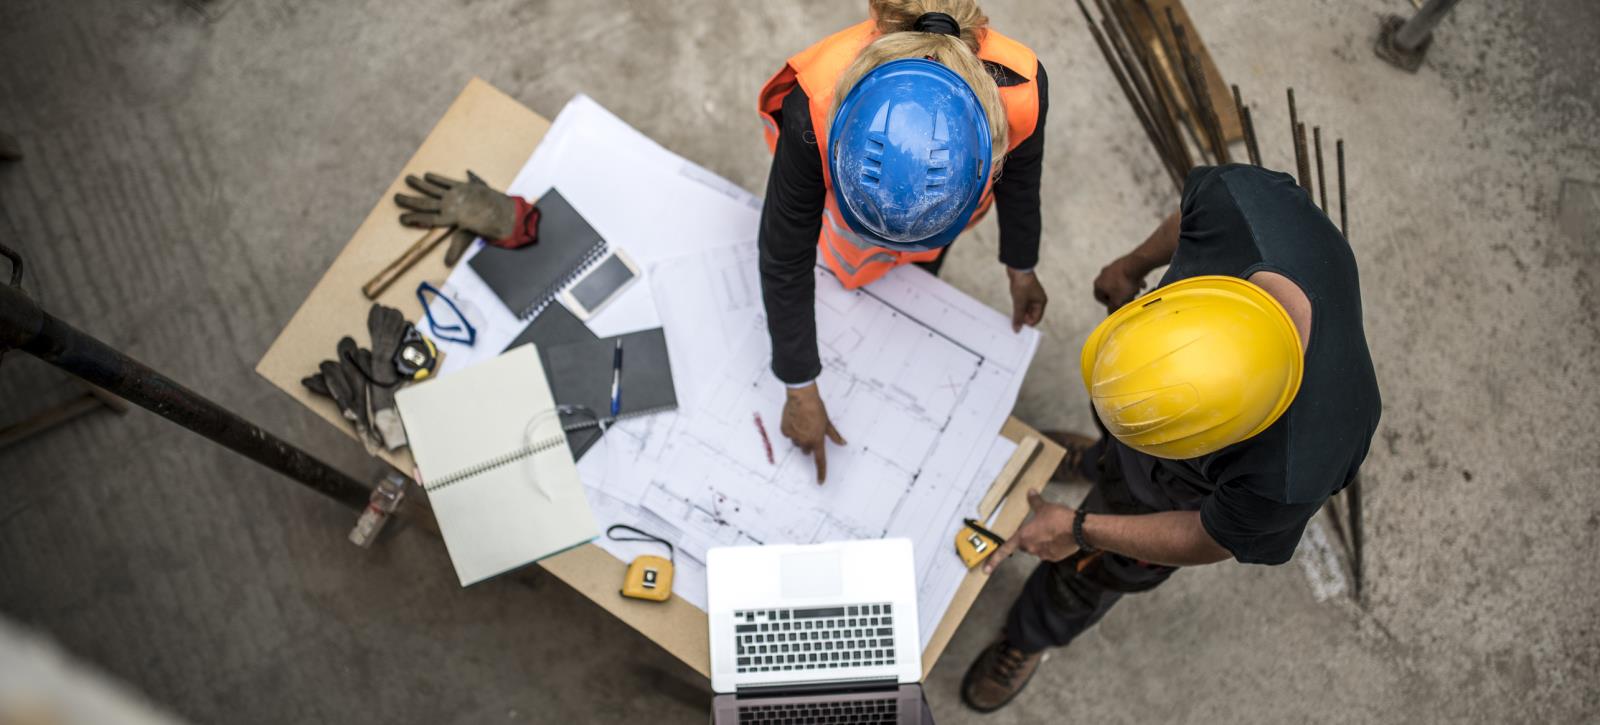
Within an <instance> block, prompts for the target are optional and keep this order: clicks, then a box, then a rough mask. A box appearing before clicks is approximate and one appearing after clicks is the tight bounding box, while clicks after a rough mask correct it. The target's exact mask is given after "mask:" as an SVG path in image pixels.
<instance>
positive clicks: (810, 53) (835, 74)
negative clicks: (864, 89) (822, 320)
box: [760, 20, 1039, 289]
mask: <svg viewBox="0 0 1600 725" xmlns="http://www.w3.org/2000/svg"><path fill="white" fill-rule="evenodd" d="M877 38H878V30H877V25H876V23H874V22H873V21H872V20H866V21H863V22H861V23H859V24H856V25H852V26H850V27H848V28H845V29H844V30H841V31H839V32H837V33H834V34H833V35H830V36H828V37H826V38H823V39H822V41H821V42H818V43H817V44H816V45H813V46H811V47H810V48H806V49H805V50H802V51H800V52H799V53H797V54H795V56H794V57H792V58H790V59H789V62H788V63H787V64H785V65H784V66H783V69H782V70H779V71H778V73H777V74H776V75H774V76H772V79H771V80H769V81H767V84H766V85H765V86H763V87H762V88H761V100H760V110H761V120H762V122H763V123H764V124H766V137H767V150H768V151H772V150H774V149H776V148H777V145H778V126H777V124H776V123H775V122H774V121H773V118H774V117H775V116H776V115H777V114H778V113H779V112H781V110H782V109H783V99H784V97H786V96H788V95H789V91H791V90H793V89H794V87H795V85H796V84H798V85H799V86H800V87H801V88H802V89H804V90H805V92H806V97H807V98H809V99H810V100H811V128H812V129H813V130H814V131H815V132H816V135H817V153H819V154H821V155H822V182H823V184H824V185H825V187H826V188H827V204H826V207H825V208H824V209H823V212H822V217H823V223H822V233H821V235H819V237H818V239H817V248H818V252H817V253H818V254H819V255H821V257H822V260H823V263H824V264H827V265H828V269H830V270H832V271H833V274H834V276H836V277H838V278H839V281H840V282H842V283H844V286H845V288H846V289H855V288H857V287H860V286H862V285H865V284H868V283H871V282H873V281H874V280H877V279H878V278H879V277H882V276H883V275H884V274H887V273H888V271H889V270H891V269H894V268H895V267H898V266H900V265H902V264H910V263H912V262H925V261H931V260H934V259H938V258H939V255H940V254H942V253H943V252H944V250H943V249H932V250H928V251H926V252H897V251H894V250H892V249H885V248H883V247H879V246H877V245H874V244H872V243H871V242H867V241H865V240H863V239H861V237H859V236H857V235H856V233H855V232H854V231H852V230H851V229H850V227H849V226H848V225H847V224H845V222H844V217H843V216H841V215H840V214H839V207H838V204H837V203H836V202H834V199H833V179H832V176H831V174H830V173H829V171H828V138H827V133H828V114H829V113H830V112H831V111H832V109H833V89H834V86H835V85H837V84H838V82H839V76H840V75H843V74H844V70H845V68H848V67H849V66H850V63H851V62H853V61H854V60H855V59H856V56H857V55H858V54H860V52H861V49H862V48H865V47H866V46H867V44H869V43H871V42H872V41H874V40H876V39H877ZM978 58H979V59H981V60H987V61H991V62H994V63H998V64H1000V65H1003V66H1005V67H1006V68H1007V69H1009V70H1011V71H1012V72H1013V73H1016V74H1017V75H1019V76H1021V77H1023V78H1025V79H1027V81H1028V82H1027V83H1019V84H1017V85H1014V86H1009V87H1005V86H1003V87H1001V88H1000V102H1001V104H1002V105H1004V106H1005V109H1006V125H1007V127H1008V128H1009V131H1008V140H1007V145H1006V152H1007V153H1010V152H1011V150H1012V149H1015V148H1016V147H1017V144H1020V143H1022V142H1023V141H1024V140H1025V139H1027V138H1028V137H1029V136H1031V135H1033V130H1034V127H1035V126H1037V125H1038V123H1039V88H1038V85H1037V84H1036V83H1035V76H1037V75H1038V72H1039V59H1038V57H1037V56H1035V55H1034V54H1033V51H1032V50H1029V49H1028V47H1027V46H1025V45H1023V44H1021V43H1018V42H1017V41H1015V40H1012V39H1010V38H1008V37H1006V36H1004V35H1001V34H999V33H997V32H995V31H993V30H987V31H986V32H985V33H984V34H983V39H982V40H981V41H980V42H979V43H978ZM993 181H994V179H993V178H992V177H991V178H990V182H991V185H992V183H993ZM993 202H994V195H993V193H991V189H990V188H988V187H986V188H984V190H983V197H982V198H981V199H980V200H979V201H978V208H977V210H976V211H974V212H973V214H972V220H971V221H970V222H968V223H967V227H968V228H970V227H972V225H974V224H977V223H978V222H979V221H980V220H981V219H983V215H984V214H985V213H987V212H988V211H989V206H990V205H991V204H992V203H993Z"/></svg>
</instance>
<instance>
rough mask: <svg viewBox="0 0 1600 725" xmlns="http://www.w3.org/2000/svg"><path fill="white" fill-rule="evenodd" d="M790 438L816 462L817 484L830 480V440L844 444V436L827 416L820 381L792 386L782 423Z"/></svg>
mask: <svg viewBox="0 0 1600 725" xmlns="http://www.w3.org/2000/svg"><path fill="white" fill-rule="evenodd" d="M779 430H780V431H782V432H783V434H784V435H785V436H787V437H788V438H789V440H791V441H794V444H795V445H796V446H799V447H800V450H801V451H802V452H805V453H809V454H811V456H812V457H813V458H814V459H816V462H817V485H819V486H820V485H822V482H823V481H826V480H828V454H827V450H826V449H827V442H826V440H824V439H827V440H831V441H833V443H834V445H840V446H842V445H844V444H845V443H844V436H841V435H839V429H838V428H835V427H833V423H832V422H831V421H829V420H828V408H827V406H825V405H823V404H822V393H821V392H819V391H818V390H817V384H816V383H812V384H810V385H807V386H805V387H803V388H789V395H788V399H787V400H785V401H784V403H783V425H782V426H780V427H779Z"/></svg>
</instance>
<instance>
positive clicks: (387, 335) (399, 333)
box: [356, 304, 411, 451]
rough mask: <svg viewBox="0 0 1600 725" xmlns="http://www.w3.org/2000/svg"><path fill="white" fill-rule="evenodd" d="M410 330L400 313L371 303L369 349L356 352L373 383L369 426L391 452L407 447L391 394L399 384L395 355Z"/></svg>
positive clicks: (368, 333)
mask: <svg viewBox="0 0 1600 725" xmlns="http://www.w3.org/2000/svg"><path fill="white" fill-rule="evenodd" d="M410 328H411V322H410V321H408V320H407V319H406V318H405V315H403V314H401V313H400V311H399V310H397V309H395V308H393V307H385V306H383V305H378V304H374V305H373V306H372V309H371V310H369V311H368V312H367V335H368V336H369V337H370V338H371V340H372V349H371V350H370V351H369V350H358V351H356V363H357V364H358V365H359V366H360V367H361V369H362V371H364V372H365V373H366V375H367V378H368V379H369V380H370V381H371V382H372V385H371V386H370V387H369V390H368V396H369V398H368V399H369V400H370V401H371V403H372V427H373V429H374V430H376V431H377V432H378V435H379V436H380V437H381V438H382V439H383V445H384V446H385V447H387V448H388V449H389V450H391V451H392V450H394V449H396V448H399V447H400V446H403V445H405V444H406V429H405V426H404V425H402V424H401V423H400V412H399V411H398V410H397V409H396V408H395V406H394V391H395V389H396V387H397V386H399V385H400V382H401V381H400V371H398V370H396V369H395V366H394V356H395V353H396V352H399V350H400V342H401V341H402V340H403V339H405V335H406V330H408V329H410Z"/></svg>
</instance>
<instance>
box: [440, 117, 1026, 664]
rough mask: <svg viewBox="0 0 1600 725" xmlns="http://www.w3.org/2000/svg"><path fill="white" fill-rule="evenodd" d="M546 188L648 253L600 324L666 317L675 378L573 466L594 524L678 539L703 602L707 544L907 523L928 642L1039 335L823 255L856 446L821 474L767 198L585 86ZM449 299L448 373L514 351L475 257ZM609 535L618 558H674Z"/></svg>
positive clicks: (833, 449)
mask: <svg viewBox="0 0 1600 725" xmlns="http://www.w3.org/2000/svg"><path fill="white" fill-rule="evenodd" d="M550 188H557V189H559V190H560V191H561V193H562V195H563V196H564V197H566V198H567V200H568V201H569V202H571V203H572V205H573V206H574V207H575V208H577V209H578V211H579V212H580V213H582V214H583V215H584V217H585V218H586V219H587V220H589V221H590V223H591V224H593V225H594V226H595V228H596V229H597V230H598V231H599V232H600V233H601V235H602V236H604V237H605V238H606V240H607V242H608V243H610V244H611V245H612V246H615V247H617V248H620V249H625V250H627V252H628V253H629V254H630V256H632V257H633V258H634V259H635V261H637V262H638V263H639V265H640V266H641V268H642V272H643V274H642V277H643V278H642V279H641V280H639V282H638V283H636V284H634V285H633V286H632V287H630V288H629V290H628V291H627V292H625V293H624V294H623V295H622V296H621V297H619V298H618V300H617V301H616V302H614V303H613V304H611V305H609V306H608V307H607V309H606V310H605V311H604V312H603V313H602V314H600V315H598V316H597V317H596V318H594V319H592V320H590V321H589V322H588V323H587V324H588V325H589V327H590V329H591V330H592V331H594V332H595V334H597V335H601V336H609V335H616V334H621V333H625V332H630V331H633V330H638V329H646V328H652V327H656V326H658V325H659V326H661V327H663V328H664V329H665V334H666V339H667V348H668V354H669V356H670V358H671V361H672V368H673V379H674V381H675V384H676V386H677V391H676V392H677V397H678V405H679V407H678V410H677V411H674V412H668V413H659V414H654V415H649V416H644V417H641V418H636V419H630V420H627V421H624V422H621V423H619V424H617V425H614V426H612V427H611V428H610V429H609V430H608V431H607V432H606V434H605V435H604V436H603V437H602V438H601V440H600V442H599V443H598V444H596V445H595V446H594V447H593V448H592V449H590V450H589V451H588V452H587V453H585V454H584V456H583V458H582V459H581V460H580V461H579V462H578V470H579V474H580V477H581V478H582V479H583V482H584V485H585V490H586V492H587V493H588V497H589V502H590V506H591V507H592V509H593V511H594V515H595V520H596V522H597V523H598V524H599V526H600V528H601V529H602V530H604V529H605V528H606V527H608V526H610V525H612V524H617V523H625V524H630V525H633V526H635V527H637V528H639V529H642V530H644V531H648V532H650V533H652V534H656V535H659V536H662V537H664V538H666V539H667V540H669V541H671V542H672V543H673V545H674V547H675V548H676V557H675V559H676V567H675V576H674V581H673V594H674V595H675V596H678V597H681V598H682V599H684V600H686V601H688V602H690V603H691V604H694V605H695V606H697V607H700V608H701V609H704V608H705V605H706V591H705V566H704V564H703V563H702V562H704V560H705V552H706V550H707V549H709V548H711V547H714V546H723V545H731V544H756V543H810V542H820V541H828V540H839V539H858V538H881V537H886V536H895V537H907V538H910V539H911V540H912V542H913V549H914V551H915V553H916V565H917V583H918V612H919V616H920V619H921V621H920V622H919V629H920V633H921V636H922V642H923V645H924V646H926V645H927V642H928V640H929V638H931V637H932V636H933V633H934V630H935V629H936V628H937V624H938V623H939V621H940V619H942V618H943V616H944V613H945V611H946V610H947V609H948V608H949V605H950V602H951V600H952V599H953V598H954V596H955V592H956V589H957V588H958V587H959V586H960V584H961V581H962V579H963V577H964V576H965V574H966V568H965V566H964V565H963V564H962V563H961V561H960V559H959V558H958V557H957V556H956V554H955V549H954V543H953V541H954V536H955V532H956V531H957V530H958V529H959V528H960V522H961V519H962V518H963V517H968V516H974V515H976V514H977V504H978V501H979V500H980V499H981V498H982V497H983V494H984V493H985V492H986V491H987V490H988V488H989V486H990V485H991V484H992V483H993V482H994V479H995V477H996V475H998V473H999V471H1000V469H1001V468H1002V467H1003V466H1004V465H1005V462H1006V460H1007V459H1008V458H1009V457H1010V455H1011V453H1012V451H1014V450H1015V448H1016V446H1015V444H1013V443H1011V442H1010V441H1008V440H1006V439H1005V438H1003V437H1002V436H1000V429H1001V426H1002V425H1004V423H1005V421H1006V419H1007V418H1008V417H1009V415H1010V413H1011V409H1012V407H1013V406H1014V405H1015V403H1016V400H1017V394H1018V392H1019V390H1020V388H1021V385H1022V378H1023V375H1024V374H1025V373H1026V372H1027V368H1028V363H1029V362H1030V361H1031V360H1032V359H1033V355H1034V352H1035V350H1037V349H1038V345H1039V333H1038V331H1037V330H1035V329H1033V328H1023V330H1022V332H1020V333H1014V332H1012V330H1011V324H1010V319H1009V318H1008V317H1007V316H1006V315H1004V314H1002V313H1000V312H997V311H995V310H992V309H990V308H988V307H986V306H984V305H983V304H982V303H980V302H978V301H976V300H974V299H972V298H971V297H969V296H968V295H966V294H964V293H962V292H961V291H959V290H957V289H955V288H954V287H951V286H950V285H948V284H946V283H944V282H943V281H941V280H939V279H938V278H936V277H934V276H933V275H931V274H929V273H927V272H926V271H924V270H922V269H918V268H915V267H910V266H907V267H900V268H898V269H895V270H893V271H891V272H890V273H889V274H888V275H887V276H885V277H884V278H883V279H880V280H878V281H876V282H874V283H872V284H871V285H868V286H866V287H865V288H863V289H860V290H853V291H852V290H846V289H844V288H843V287H842V286H841V285H840V284H839V282H838V281H837V280H836V279H834V278H833V277H832V276H831V275H830V274H829V273H827V272H826V271H825V270H823V269H821V268H818V269H817V270H816V272H815V274H816V275H817V278H816V313H817V337H818V348H819V352H820V353H821V359H822V362H823V372H822V376H821V377H820V378H819V380H818V385H819V386H820V388H821V391H822V395H823V399H824V401H825V403H826V404H827V407H828V413H829V416H830V417H831V419H832V420H833V422H834V424H835V425H836V426H837V427H838V429H839V431H840V432H841V433H842V434H843V436H844V438H845V440H846V441H847V444H846V445H844V446H836V445H833V444H831V443H830V444H829V445H828V450H827V456H828V478H827V483H826V484H824V485H820V486H819V485H818V484H817V481H816V468H815V464H814V463H813V461H812V459H811V457H810V456H808V455H806V454H803V453H801V452H800V451H799V450H798V449H797V448H796V447H795V446H794V445H793V444H792V443H790V442H789V440H788V439H787V438H785V437H784V436H783V434H782V432H781V431H780V430H779V426H780V425H781V421H782V411H783V401H784V386H783V384H782V383H781V382H779V381H778V379H777V378H776V377H774V376H773V375H772V372H771V369H770V367H771V366H770V363H771V345H770V343H769V341H768V339H767V332H766V319H765V314H764V310H763V307H762V303H761V290H760V282H759V270H758V262H757V249H756V241H755V235H756V228H757V226H758V224H759V220H760V209H761V201H760V199H759V198H757V197H755V196H754V195H751V194H750V193H749V192H747V191H745V190H743V189H741V188H740V187H738V186H737V185H735V184H733V183H731V182H729V181H727V180H725V179H723V178H722V177H720V176H718V175H716V174H715V173H713V172H711V171H710V170H707V169H704V168H702V167H700V166H698V165H696V164H694V163H693V162H690V161H688V160H687V159H684V158H683V157H681V156H678V155H676V154H674V153H672V152H671V151H669V150H667V149H666V148H664V147H662V146H660V145H659V144H656V143H655V142H654V141H652V140H650V139H649V138H647V137H645V136H644V135H643V134H641V133H639V132H638V131H637V130H635V129H633V128H631V127H630V126H628V125H627V124H626V123H625V122H623V121H622V120H621V119H619V118H617V117H616V116H615V115H613V114H611V113H610V112H609V111H607V110H606V109H604V108H603V107H601V106H600V105H599V104H598V103H595V102H594V101H593V100H592V99H589V98H587V97H585V96H581V95H580V96H578V97H576V98H574V99H573V100H572V102H571V103H569V104H567V106H566V108H564V109H563V110H562V111H561V114H560V115H559V116H558V117H557V118H556V121H555V122H554V124H553V125H552V126H551V128H550V131H549V132H548V133H547V134H546V136H545V139H544V140H543V142H541V144H540V146H539V148H538V149H537V150H536V151H535V152H534V154H533V156H532V157H531V158H530V159H529V161H528V163H527V164H526V165H525V166H524V167H523V169H522V171H521V172H520V173H519V174H518V175H517V178H516V180H515V181H513V182H512V184H511V185H510V187H509V189H508V191H509V192H510V193H513V194H517V195H521V196H525V197H528V198H537V197H539V196H540V195H542V194H543V193H544V192H545V190H547V189H550ZM447 294H450V295H451V296H452V298H454V301H456V302H457V304H458V305H461V306H463V307H464V308H466V309H469V310H472V311H473V317H474V318H475V319H474V320H473V324H474V325H475V326H477V327H478V332H479V335H478V340H477V343H476V345H463V344H456V343H449V342H440V343H439V344H440V347H441V350H442V352H444V353H445V354H444V360H445V362H444V364H443V367H442V369H441V374H449V373H450V372H451V371H453V370H457V369H461V368H464V367H467V366H470V365H472V364H475V363H477V362H479V361H482V360H486V359H489V358H491V357H493V356H495V355H498V354H499V352H500V351H501V350H502V349H503V348H504V346H505V344H506V343H507V342H509V341H510V340H511V339H513V338H514V337H515V336H516V335H517V333H518V332H520V331H521V329H522V326H523V323H522V322H521V321H519V320H517V319H516V318H515V315H513V314H512V313H511V311H510V310H508V309H505V307H504V305H503V304H502V303H500V301H499V300H498V298H497V297H496V296H495V295H494V294H493V293H492V292H490V291H489V290H488V288H487V286H486V285H485V284H484V283H483V281H482V280H481V279H479V278H478V277H477V275H476V274H475V273H473V272H472V269H471V267H470V265H466V264H460V265H457V267H456V269H455V270H454V271H453V272H452V273H451V275H450V278H449V281H448V285H447ZM419 324H421V323H420V322H419ZM607 372H609V371H607ZM624 395H626V391H624ZM596 543H597V544H599V545H600V546H602V547H604V548H605V549H606V550H607V551H609V552H611V553H612V554H613V555H615V556H617V557H618V558H620V559H622V560H623V561H629V560H631V559H633V558H634V557H635V556H638V555H640V554H661V553H662V552H661V551H660V550H659V546H654V547H653V546H652V545H649V544H640V543H634V542H619V541H613V540H610V539H608V538H605V537H601V538H600V539H599V540H597V541H596Z"/></svg>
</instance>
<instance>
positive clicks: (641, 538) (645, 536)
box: [606, 524, 677, 564]
mask: <svg viewBox="0 0 1600 725" xmlns="http://www.w3.org/2000/svg"><path fill="white" fill-rule="evenodd" d="M617 529H622V530H624V531H632V532H633V533H635V534H638V536H616V535H614V534H612V533H611V532H613V531H616V530H617ZM606 538H608V539H611V540H612V541H654V542H655V543H657V544H660V545H662V546H665V547H667V561H670V562H673V563H674V564H676V563H677V562H676V561H675V557H674V556H673V548H672V543H671V542H669V541H667V540H666V539H663V538H661V537H659V536H656V535H654V534H647V533H645V532H643V531H640V530H638V529H636V528H633V527H632V526H629V525H627V524H612V525H611V528H608V529H606Z"/></svg>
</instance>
